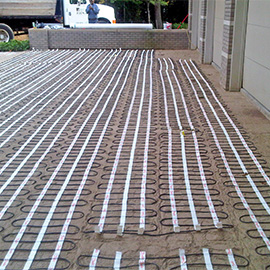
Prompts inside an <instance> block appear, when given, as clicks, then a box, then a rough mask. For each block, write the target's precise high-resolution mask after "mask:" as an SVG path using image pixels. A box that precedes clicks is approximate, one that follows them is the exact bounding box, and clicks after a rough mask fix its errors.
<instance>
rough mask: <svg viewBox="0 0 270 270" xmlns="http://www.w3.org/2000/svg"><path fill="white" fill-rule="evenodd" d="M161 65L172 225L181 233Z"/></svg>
mask: <svg viewBox="0 0 270 270" xmlns="http://www.w3.org/2000/svg"><path fill="white" fill-rule="evenodd" d="M158 61H159V64H160V69H159V74H160V78H161V83H162V89H163V97H164V98H163V100H164V106H165V121H166V127H167V131H168V179H169V195H170V204H171V213H172V224H173V229H174V231H175V232H180V226H179V223H178V217H177V209H176V203H175V196H174V183H173V165H172V130H171V127H170V120H169V115H168V105H167V98H166V90H165V83H164V79H163V76H162V62H161V61H160V59H158Z"/></svg>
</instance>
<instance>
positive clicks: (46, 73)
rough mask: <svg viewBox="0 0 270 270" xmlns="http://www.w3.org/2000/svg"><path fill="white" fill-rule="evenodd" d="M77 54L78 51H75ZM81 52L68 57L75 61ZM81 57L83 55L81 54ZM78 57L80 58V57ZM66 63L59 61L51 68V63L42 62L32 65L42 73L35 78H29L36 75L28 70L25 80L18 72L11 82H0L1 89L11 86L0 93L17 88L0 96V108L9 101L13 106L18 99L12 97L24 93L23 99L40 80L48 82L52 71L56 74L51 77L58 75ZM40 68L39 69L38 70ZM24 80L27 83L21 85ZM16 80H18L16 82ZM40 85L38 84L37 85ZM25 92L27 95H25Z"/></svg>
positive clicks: (35, 89)
mask: <svg viewBox="0 0 270 270" xmlns="http://www.w3.org/2000/svg"><path fill="white" fill-rule="evenodd" d="M77 54H78V53H77ZM81 54H82V53H80V54H78V55H76V54H75V55H71V56H69V57H68V59H71V58H73V59H74V61H76V58H77V57H78V56H80V55H81ZM82 57H83V55H82ZM82 57H80V58H82ZM68 59H66V60H68ZM67 64H68V61H65V62H64V63H60V64H58V65H56V66H55V67H54V68H51V69H50V66H51V65H52V64H47V63H42V64H40V66H38V68H37V66H34V68H33V69H34V70H35V71H38V72H40V73H42V74H39V75H38V77H37V78H36V79H33V80H29V79H30V78H31V77H32V76H33V75H36V74H35V73H33V72H31V70H28V71H27V72H31V77H30V78H29V76H26V79H25V80H22V79H21V78H22V77H23V75H22V74H20V76H17V77H18V79H15V80H14V78H12V79H11V82H10V83H9V84H8V85H4V84H3V83H2V84H1V90H2V89H6V88H7V87H9V86H11V87H12V88H7V89H6V90H5V91H1V94H4V93H5V92H9V91H10V90H11V89H16V87H17V86H18V87H19V88H18V90H16V91H12V92H11V93H10V94H8V95H6V96H5V97H3V98H1V99H0V102H1V106H0V109H1V108H2V107H4V106H5V105H6V104H7V103H11V104H12V106H14V105H15V104H16V103H18V102H19V101H20V100H17V101H16V102H14V99H15V98H17V97H18V96H20V95H24V96H23V99H24V98H25V97H27V96H29V95H30V94H31V93H34V92H35V91H37V88H35V86H38V85H40V84H41V82H43V81H45V82H46V83H48V81H49V79H48V78H49V77H50V76H51V75H53V74H54V73H56V76H54V77H53V78H52V79H54V78H55V77H57V76H59V75H60V74H61V73H64V71H65V69H63V67H64V66H65V65H67ZM20 68H21V67H20ZM39 69H41V71H40V70H39ZM24 81H27V82H29V83H26V84H25V85H23V86H22V83H23V82H24ZM16 82H18V83H17V84H16ZM39 87H40V86H39ZM33 88H34V90H33V91H31V92H28V91H29V90H30V89H33ZM23 89H25V90H24V91H22V90H23ZM16 93H19V94H18V95H17V96H15V97H14V98H12V96H14V95H15V94H16ZM26 93H27V95H26ZM5 100H8V101H7V102H5V103H4V101H5Z"/></svg>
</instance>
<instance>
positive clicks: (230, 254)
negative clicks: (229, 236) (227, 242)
mask: <svg viewBox="0 0 270 270" xmlns="http://www.w3.org/2000/svg"><path fill="white" fill-rule="evenodd" d="M226 253H227V255H228V260H229V262H230V265H231V268H232V270H238V266H237V264H236V262H235V259H234V256H233V252H232V250H231V249H226Z"/></svg>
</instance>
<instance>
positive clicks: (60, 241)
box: [48, 51, 137, 269]
mask: <svg viewBox="0 0 270 270" xmlns="http://www.w3.org/2000/svg"><path fill="white" fill-rule="evenodd" d="M132 54H133V56H132ZM136 55H137V51H135V52H131V53H130V55H129V57H128V60H130V64H129V67H128V70H127V72H126V75H125V78H124V81H123V83H122V86H121V88H120V90H119V92H118V95H117V97H116V99H115V101H114V105H113V107H112V109H111V112H110V114H109V116H108V118H107V120H106V123H105V125H104V127H103V130H102V133H101V135H100V137H99V139H98V143H97V144H96V147H95V150H94V152H93V155H92V156H91V159H90V161H89V163H88V165H87V168H86V170H85V172H84V177H83V179H82V181H81V183H80V189H78V191H77V193H76V196H75V197H74V199H73V202H72V204H71V207H70V209H69V211H68V213H69V214H68V216H67V218H66V221H65V223H64V225H63V229H62V232H61V234H60V236H59V238H58V244H57V245H56V246H57V249H55V252H54V254H53V256H52V259H51V262H50V265H49V267H48V269H54V268H55V265H56V262H57V260H58V257H59V255H60V252H61V248H62V245H63V240H64V239H65V237H66V233H67V230H68V227H69V224H70V222H71V219H72V215H73V212H74V210H75V207H76V205H77V202H78V199H79V197H80V195H81V192H82V190H83V188H84V185H85V183H86V180H87V178H88V174H89V172H90V170H91V168H92V165H93V163H94V160H95V159H96V156H97V153H98V151H99V148H100V145H101V142H102V141H103V139H104V136H105V133H106V131H107V128H108V126H109V123H110V121H111V119H112V116H113V114H114V112H115V109H116V107H117V105H118V102H119V99H120V97H121V94H122V92H123V89H124V88H125V86H126V82H127V80H128V77H129V73H130V70H131V68H132V65H133V63H134V61H135V58H136ZM124 58H125V57H123V60H122V61H121V63H122V62H123V61H124ZM121 63H120V64H121ZM127 64H128V62H127V61H126V62H125V64H124V66H123V68H122V70H121V72H120V74H119V77H118V79H117V81H116V83H115V86H114V87H113V89H112V90H111V95H110V97H109V98H108V100H109V99H110V98H111V97H112V94H113V92H114V91H115V89H116V87H117V86H118V84H119V82H120V79H121V78H122V75H123V72H124V70H125V69H126V66H127ZM118 68H120V65H119V66H118ZM118 68H117V69H116V71H115V75H116V74H117V72H118ZM112 81H113V78H112V80H111V81H110V82H109V83H108V86H109V85H110V84H111V83H112ZM106 105H107V104H105V105H104V110H105V109H106V107H107V106H106ZM103 112H104V111H103ZM103 112H101V114H102V113H103ZM97 120H98V119H97Z"/></svg>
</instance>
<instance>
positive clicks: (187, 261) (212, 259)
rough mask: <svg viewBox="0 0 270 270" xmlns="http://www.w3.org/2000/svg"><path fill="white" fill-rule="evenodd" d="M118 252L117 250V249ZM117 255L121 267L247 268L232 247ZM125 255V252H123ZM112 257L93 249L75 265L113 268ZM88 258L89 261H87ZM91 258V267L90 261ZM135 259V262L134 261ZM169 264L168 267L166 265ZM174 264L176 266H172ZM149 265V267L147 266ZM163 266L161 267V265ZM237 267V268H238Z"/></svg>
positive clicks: (185, 269) (241, 257) (174, 268)
mask: <svg viewBox="0 0 270 270" xmlns="http://www.w3.org/2000/svg"><path fill="white" fill-rule="evenodd" d="M118 252H119V251H118ZM121 255H122V256H121V260H120V253H119V256H118V263H119V264H120V261H121V269H140V270H143V269H164V265H166V266H167V267H166V269H170V270H176V269H181V270H187V269H208V270H210V269H231V270H238V269H239V268H241V269H247V267H248V266H249V261H248V259H247V258H245V257H243V256H241V255H234V254H233V251H232V249H226V250H225V251H224V252H223V253H222V252H219V253H216V252H212V251H210V250H209V249H207V248H203V249H202V253H188V252H187V251H186V250H184V249H179V254H178V256H166V257H164V256H158V257H153V256H149V255H147V256H146V251H140V253H139V260H137V259H136V256H130V257H127V258H126V257H125V256H123V254H122V253H121ZM124 255H125V253H124ZM115 258H116V256H114V257H108V256H106V257H105V256H103V255H102V251H101V250H98V249H94V251H93V253H92V256H88V255H80V256H79V257H78V259H77V265H78V266H80V267H83V268H84V269H85V268H87V269H90V270H95V269H113V265H114V262H115ZM89 260H90V263H89ZM92 260H93V267H90V266H91V264H92V263H91V262H92ZM136 260H137V263H135V262H136ZM168 265H170V267H168ZM172 265H176V266H172ZM148 266H149V268H148ZM162 266H163V267H162ZM238 267H239V268H238Z"/></svg>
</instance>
